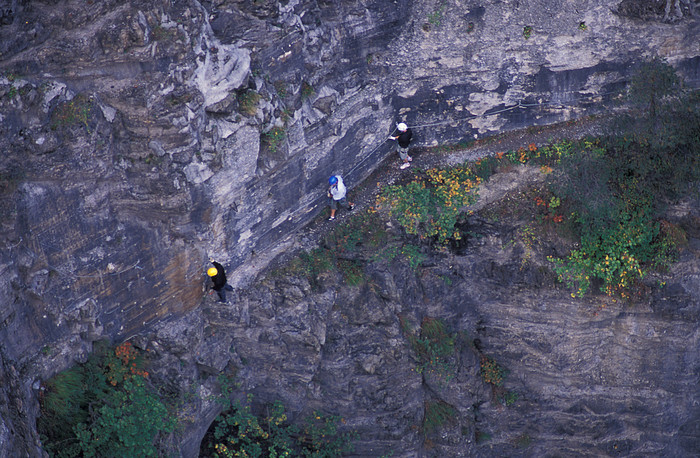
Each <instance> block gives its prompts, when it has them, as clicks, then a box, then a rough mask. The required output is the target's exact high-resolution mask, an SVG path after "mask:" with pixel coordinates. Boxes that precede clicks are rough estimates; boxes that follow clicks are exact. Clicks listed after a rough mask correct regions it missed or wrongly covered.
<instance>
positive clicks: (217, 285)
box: [210, 262, 226, 291]
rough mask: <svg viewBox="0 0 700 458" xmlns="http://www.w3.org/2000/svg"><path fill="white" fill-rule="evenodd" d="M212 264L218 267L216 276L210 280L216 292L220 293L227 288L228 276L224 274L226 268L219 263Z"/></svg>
mask: <svg viewBox="0 0 700 458" xmlns="http://www.w3.org/2000/svg"><path fill="white" fill-rule="evenodd" d="M212 264H214V267H216V275H214V276H213V277H210V278H211V281H213V282H214V291H219V290H220V289H222V288H223V287H224V286H226V274H225V273H224V266H222V265H221V264H219V263H218V262H212Z"/></svg>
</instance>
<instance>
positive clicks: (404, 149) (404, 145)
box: [389, 122, 413, 169]
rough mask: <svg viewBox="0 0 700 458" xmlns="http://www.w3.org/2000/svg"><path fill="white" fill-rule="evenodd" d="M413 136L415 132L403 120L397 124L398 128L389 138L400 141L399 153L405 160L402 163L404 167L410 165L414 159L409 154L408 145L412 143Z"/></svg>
mask: <svg viewBox="0 0 700 458" xmlns="http://www.w3.org/2000/svg"><path fill="white" fill-rule="evenodd" d="M411 137H413V132H412V131H411V129H409V128H408V126H407V125H406V124H404V123H402V122H401V123H398V124H397V125H396V130H395V131H394V133H393V134H392V135H391V136H390V137H389V140H398V141H399V143H398V148H397V151H398V153H399V157H400V158H401V160H402V161H403V164H401V168H402V169H405V168H406V167H408V166H410V165H411V161H412V160H413V158H412V157H411V156H409V155H408V145H409V144H410V143H411Z"/></svg>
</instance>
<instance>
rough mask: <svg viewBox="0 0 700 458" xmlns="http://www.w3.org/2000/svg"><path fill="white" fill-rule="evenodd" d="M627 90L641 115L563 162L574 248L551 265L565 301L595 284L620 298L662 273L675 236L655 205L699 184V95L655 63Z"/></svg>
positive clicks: (627, 117)
mask: <svg viewBox="0 0 700 458" xmlns="http://www.w3.org/2000/svg"><path fill="white" fill-rule="evenodd" d="M629 92H630V95H631V96H632V97H633V98H634V99H635V101H636V102H637V103H638V104H639V105H640V106H642V107H643V108H644V110H645V111H644V113H646V115H640V113H633V114H630V115H623V116H621V117H619V118H618V119H617V120H616V122H615V123H614V124H613V125H612V131H611V135H610V136H608V137H606V138H603V139H600V140H597V141H595V142H591V141H588V142H587V143H584V145H585V146H586V148H585V149H584V150H583V151H581V153H580V154H579V155H576V156H569V157H567V158H566V160H565V161H563V162H562V164H563V169H564V171H565V176H566V178H567V179H566V180H565V181H564V185H563V186H560V189H559V192H560V193H561V194H562V195H563V196H564V197H565V198H566V201H567V203H568V204H569V205H570V206H571V208H572V209H573V211H574V214H575V221H576V226H575V227H576V230H577V232H578V234H579V236H580V238H581V247H580V249H576V250H573V251H572V252H571V254H570V255H569V256H568V257H567V258H566V259H554V258H550V260H551V261H553V262H554V263H555V267H554V270H555V272H556V273H557V274H558V278H559V280H560V281H562V282H564V283H566V285H567V286H568V287H569V288H572V289H573V290H574V292H572V296H579V297H580V296H582V295H584V294H585V293H586V292H587V291H588V290H589V288H590V286H591V284H592V282H593V281H594V280H596V279H597V280H599V281H600V282H601V290H602V291H604V292H605V293H606V294H609V295H612V294H620V295H621V296H622V297H623V298H626V297H629V296H630V294H631V292H633V291H634V290H635V289H636V285H637V284H639V282H640V281H641V280H642V279H643V278H644V276H645V275H646V274H647V272H648V271H649V270H650V269H664V268H668V266H669V265H670V263H671V262H673V260H674V259H675V256H677V246H679V244H682V234H679V233H678V232H677V231H675V234H674V235H672V234H671V233H670V232H669V230H670V226H668V225H667V226H666V227H665V229H666V230H664V231H661V227H662V224H661V222H660V221H659V219H658V216H659V215H660V214H662V212H663V210H664V208H663V206H662V203H663V202H665V201H668V200H672V199H674V198H677V197H678V196H680V195H683V194H684V193H687V192H688V190H689V185H690V184H692V183H697V182H698V181H699V180H700V108H699V107H698V103H697V102H698V101H700V97H699V96H698V94H699V93H698V92H697V91H696V92H694V93H682V92H681V91H680V85H679V81H678V79H677V77H676V76H675V73H674V72H673V69H672V68H671V67H670V66H668V65H666V64H665V63H663V62H661V61H653V62H651V63H649V64H645V65H643V66H642V67H641V69H640V72H639V73H638V74H637V75H636V76H635V77H634V78H633V80H632V83H631V85H630V91H629Z"/></svg>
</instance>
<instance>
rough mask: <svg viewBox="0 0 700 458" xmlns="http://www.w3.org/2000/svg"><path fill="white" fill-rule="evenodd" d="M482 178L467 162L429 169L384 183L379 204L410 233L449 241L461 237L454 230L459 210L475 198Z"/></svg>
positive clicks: (440, 241)
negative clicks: (404, 179) (405, 180)
mask: <svg viewBox="0 0 700 458" xmlns="http://www.w3.org/2000/svg"><path fill="white" fill-rule="evenodd" d="M480 182H481V179H480V178H479V177H477V176H475V175H474V173H473V172H472V170H471V168H470V167H468V166H463V167H454V168H451V169H446V170H438V169H430V170H427V171H426V172H425V175H424V176H422V177H419V178H416V179H414V180H413V181H411V182H410V183H408V184H405V185H392V186H386V187H384V188H383V189H382V191H381V193H380V195H379V197H378V199H377V206H378V207H379V208H386V209H387V210H388V211H389V214H390V215H391V216H392V217H394V218H396V219H397V221H398V222H399V224H401V226H402V227H403V228H404V229H405V230H406V232H407V233H409V234H415V235H418V236H420V237H421V238H430V237H435V239H436V240H437V241H438V242H439V243H447V241H448V240H449V239H450V238H454V239H460V238H461V235H460V233H459V231H456V230H455V225H456V224H457V219H458V216H459V213H460V211H461V210H462V208H463V207H465V206H467V205H470V204H472V203H473V202H474V201H475V200H476V192H475V188H476V186H477V185H478V184H479V183H480Z"/></svg>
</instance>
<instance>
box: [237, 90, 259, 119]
mask: <svg viewBox="0 0 700 458" xmlns="http://www.w3.org/2000/svg"><path fill="white" fill-rule="evenodd" d="M237 98H238V106H239V107H240V111H241V114H244V115H248V116H255V113H257V111H258V102H259V101H260V98H261V97H260V94H258V93H257V92H255V91H251V90H247V91H244V92H239V93H238V97H237Z"/></svg>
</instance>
